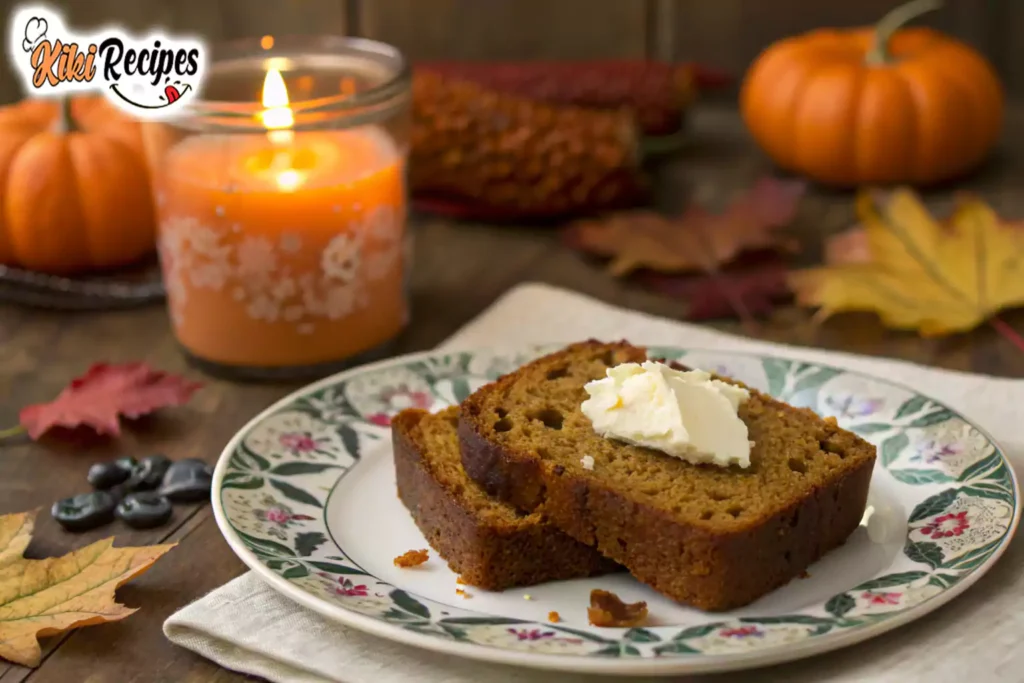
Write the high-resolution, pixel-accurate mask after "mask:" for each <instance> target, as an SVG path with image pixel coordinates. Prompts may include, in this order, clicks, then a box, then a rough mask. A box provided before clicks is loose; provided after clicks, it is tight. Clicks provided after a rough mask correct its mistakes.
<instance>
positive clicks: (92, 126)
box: [0, 98, 156, 274]
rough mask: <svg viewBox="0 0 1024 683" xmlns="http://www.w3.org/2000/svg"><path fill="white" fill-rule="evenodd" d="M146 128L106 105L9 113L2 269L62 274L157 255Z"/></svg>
mask: <svg viewBox="0 0 1024 683" xmlns="http://www.w3.org/2000/svg"><path fill="white" fill-rule="evenodd" d="M155 235H156V230H155V217H154V209H153V200H152V197H151V195H150V187H149V175H148V173H147V168H146V164H145V159H144V157H143V153H142V134H141V130H140V128H139V125H138V124H137V123H136V122H134V121H131V120H129V119H127V118H125V117H124V116H122V115H121V114H119V113H118V112H117V111H116V110H114V109H113V108H112V107H111V106H110V105H108V104H107V103H106V102H103V101H102V100H99V99H98V98H81V99H76V100H74V101H71V102H67V101H65V102H64V103H63V104H61V103H57V102H52V101H38V100H37V101H32V100H29V101H25V102H21V103H19V104H16V105H11V106H9V107H2V108H0V263H2V264H7V265H14V266H19V267H22V268H28V269H30V270H37V271H40V272H46V273H54V274H74V273H80V272H85V271H91V270H99V269H104V268H113V267H117V266H123V265H127V264H130V263H132V262H135V261H138V260H139V259H141V258H142V257H144V256H146V255H147V254H149V253H151V252H152V251H153V249H154V246H155V239H156V237H155Z"/></svg>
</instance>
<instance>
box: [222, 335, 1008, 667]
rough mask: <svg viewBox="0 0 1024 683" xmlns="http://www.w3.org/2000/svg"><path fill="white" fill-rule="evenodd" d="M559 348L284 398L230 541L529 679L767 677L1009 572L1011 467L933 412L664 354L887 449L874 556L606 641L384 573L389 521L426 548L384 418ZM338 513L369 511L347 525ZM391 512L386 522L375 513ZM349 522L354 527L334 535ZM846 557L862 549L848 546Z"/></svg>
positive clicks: (253, 425)
mask: <svg viewBox="0 0 1024 683" xmlns="http://www.w3.org/2000/svg"><path fill="white" fill-rule="evenodd" d="M549 350H550V347H548V348H537V349H533V350H531V351H528V352H524V353H518V354H500V353H495V352H448V353H438V352H434V353H424V354H417V355H411V356H404V357H400V358H395V359H391V360H388V361H384V362H381V363H376V364H373V365H367V366H364V367H360V368H356V369H354V370H350V371H347V372H343V373H341V374H338V375H335V376H333V377H330V378H328V379H325V380H323V381H321V382H318V383H316V384H313V385H311V386H309V387H307V388H305V389H302V390H300V391H298V392H296V393H294V394H292V395H291V396H289V397H287V398H285V399H283V400H282V401H279V402H278V403H277V404H275V405H273V406H271V407H270V408H269V409H267V410H266V411H264V412H263V413H261V414H260V415H259V416H257V417H256V418H255V419H254V420H252V421H251V422H250V423H249V424H248V425H246V426H245V427H244V428H243V429H242V430H241V431H240V432H239V433H238V434H237V435H236V436H235V437H234V438H233V439H232V440H231V442H230V443H229V444H228V446H227V447H226V448H225V450H224V452H223V454H222V455H221V458H220V461H219V462H218V464H217V468H216V472H215V475H214V490H213V501H214V511H215V513H216V517H217V522H218V524H219V526H220V528H221V531H222V532H223V534H224V537H225V538H226V539H227V541H228V543H229V544H230V545H231V547H232V549H233V550H234V551H235V552H236V553H237V554H238V556H239V557H240V558H241V559H242V561H244V562H245V563H246V564H247V565H249V567H251V568H252V569H253V570H254V571H256V572H257V574H259V575H260V576H261V577H262V578H263V579H265V580H266V581H267V582H268V583H269V584H270V585H271V586H272V587H273V588H274V589H275V590H277V591H279V592H281V593H282V594H284V595H285V596H287V597H289V598H291V599H293V600H295V601H296V602H298V603H300V604H302V605H304V606H306V607H308V608H311V609H313V610H316V611H317V612H319V613H321V614H323V615H325V616H327V617H329V618H331V619H334V620H337V621H339V622H342V623H344V624H347V625H349V626H351V627H354V628H357V629H360V630H363V631H366V632H369V633H372V634H375V635H378V636H382V637H385V638H389V639H391V640H395V641H399V642H402V643H406V644H409V645H414V646H418V647H422V648H426V649H430V650H435V651H440V652H446V653H450V654H454V655H459V656H464V657H469V658H473V659H480V660H486V661H492V662H501V663H506V664H515V665H520V666H529V667H536V668H546V669H558V670H566V671H578V672H593V673H609V674H631V675H654V674H678V673H697V672H705V671H723V670H730V669H740V668H747V667H752V666H761V665H766V664H771V663H777V662H781V661H785V660H791V659H797V658H800V657H805V656H808V655H811V654H815V653H819V652H824V651H827V650H832V649H835V648H839V647H843V646H845V645H849V644H852V643H855V642H858V641H861V640H864V639H866V638H869V637H872V636H876V635H878V634H881V633H884V632H886V631H888V630H890V629H893V628H895V627H897V626H900V625H901V624H905V623H907V622H909V621H912V620H914V619H917V618H919V617H921V616H923V615H925V614H927V613H928V612H930V611H932V610H933V609H935V608H936V607H938V606H939V605H941V604H943V603H945V602H948V601H949V600H951V599H952V598H954V597H955V596H957V595H958V594H960V593H961V592H963V591H964V590H966V589H967V588H968V587H969V586H970V585H971V584H973V583H974V582H975V581H976V580H978V579H979V578H980V577H981V576H982V574H984V573H985V571H987V570H988V569H989V567H991V566H992V564H993V563H994V562H995V561H996V560H997V559H998V558H999V556H1000V555H1001V554H1002V553H1003V551H1004V549H1005V548H1006V546H1007V544H1008V542H1009V540H1010V538H1011V537H1012V535H1013V532H1014V530H1015V529H1016V526H1017V521H1018V518H1019V514H1020V509H1019V493H1018V485H1017V480H1016V477H1015V475H1014V472H1013V470H1012V468H1011V467H1010V465H1009V463H1008V461H1007V459H1006V457H1005V456H1004V454H1003V452H1002V451H1001V450H1000V448H999V446H998V445H997V444H995V443H994V442H993V441H992V439H991V438H990V437H989V436H988V435H987V434H986V433H985V432H984V431H983V430H982V429H980V428H978V427H977V426H975V425H972V424H971V423H969V422H968V421H967V420H966V419H965V418H963V417H962V416H960V415H958V414H957V413H956V412H954V411H953V410H951V409H949V408H948V407H946V406H944V405H943V404H942V403H940V402H939V401H935V400H933V399H931V398H928V397H927V396H922V395H920V394H917V393H916V392H914V391H913V390H911V389H909V388H906V387H902V386H899V385H896V384H893V383H891V382H888V381H886V380H884V379H880V378H873V377H869V376H867V375H862V374H858V373H853V372H848V371H845V370H841V369H838V368H834V367H829V366H825V365H819V364H815V363H805V362H800V361H795V360H788V359H783V358H775V357H770V356H761V355H752V354H742V353H728V352H721V351H711V350H697V349H680V348H652V349H650V352H651V353H652V355H658V356H663V357H666V358H670V359H683V358H685V360H686V362H687V363H688V364H689V365H691V366H695V367H703V368H706V369H709V370H713V371H716V372H719V373H721V374H726V375H729V376H733V377H736V378H738V379H741V380H743V381H745V382H747V383H748V384H750V385H752V386H755V387H758V388H760V389H762V390H765V391H768V392H769V393H771V394H772V395H774V396H777V397H779V398H782V399H783V400H786V401H787V402H789V403H793V404H795V405H801V406H808V407H810V408H812V409H814V410H816V411H817V412H818V413H819V414H823V415H834V416H835V417H836V418H837V419H838V420H839V422H840V424H841V425H842V426H843V427H845V428H847V429H851V430H853V431H855V432H857V433H859V434H861V435H863V436H864V437H865V438H867V439H869V440H871V441H872V442H874V443H875V444H877V446H878V461H877V466H876V470H875V475H874V480H873V482H872V496H873V498H872V500H873V501H874V502H871V501H869V506H868V510H867V513H866V514H865V520H864V522H862V525H861V526H862V528H861V529H858V532H857V534H859V536H857V538H858V539H859V540H857V541H856V542H854V541H853V540H851V542H850V543H848V544H847V547H848V546H851V545H857V543H861V544H862V545H861V547H862V548H866V549H862V550H857V551H856V553H854V554H852V555H850V554H847V555H845V556H843V557H844V559H843V560H842V561H841V562H839V561H837V562H833V563H832V564H829V557H830V556H831V555H832V554H831V553H830V556H827V557H826V558H824V559H823V560H822V561H821V562H820V563H818V564H816V565H815V566H813V567H811V574H812V579H809V580H807V581H806V582H803V581H799V580H798V581H794V582H792V583H791V584H790V585H789V586H786V587H784V588H783V589H780V590H779V591H776V593H783V592H785V596H788V597H786V599H785V600H782V601H781V602H780V601H779V600H776V601H775V602H774V603H773V602H772V599H773V596H774V595H775V594H773V595H772V596H767V598H764V599H762V600H761V601H758V602H757V603H754V605H751V606H749V607H748V608H745V609H744V610H740V611H738V612H733V613H726V614H717V615H715V614H704V613H701V612H697V611H695V610H688V609H687V608H684V607H682V606H679V605H677V604H675V603H671V602H670V601H667V600H665V599H664V598H661V597H660V596H657V595H656V594H654V593H653V592H651V593H650V595H651V598H650V599H652V600H653V602H652V604H651V614H652V617H655V616H657V615H658V614H662V615H670V616H669V617H668V618H662V619H661V620H658V619H655V620H654V623H653V624H652V625H649V626H648V627H646V628H633V629H599V628H594V627H591V626H589V625H588V624H587V623H586V619H585V616H582V617H581V618H577V619H573V618H569V619H566V620H565V621H564V622H560V623H554V624H552V623H548V622H546V621H544V617H543V616H542V615H544V614H546V611H539V610H542V609H546V608H545V607H544V606H543V605H537V606H536V607H535V608H534V611H533V612H529V613H524V609H525V608H524V602H523V599H522V598H523V597H524V596H523V591H506V592H505V593H500V594H494V593H491V594H480V593H477V595H478V596H479V597H480V599H478V600H476V601H475V602H473V601H468V600H464V599H460V598H459V597H457V596H456V594H455V590H454V588H455V587H456V586H455V577H454V575H453V574H451V572H450V571H449V570H448V569H447V568H446V567H444V566H443V563H440V562H437V561H436V560H432V563H433V565H434V566H433V568H432V570H431V571H432V572H433V574H432V576H434V577H435V579H436V577H439V576H440V577H442V579H443V581H445V582H449V583H445V585H446V586H448V585H449V584H450V588H449V589H448V590H446V591H442V592H441V593H440V597H439V593H438V591H436V590H435V591H433V592H430V591H427V590H423V585H422V584H421V583H418V582H419V581H420V579H417V578H414V577H415V576H417V574H418V573H419V570H393V568H392V567H391V564H392V563H391V558H392V557H394V555H393V554H390V553H392V552H393V551H394V548H389V549H387V551H386V552H388V553H389V554H388V557H386V558H385V557H372V555H373V554H375V553H376V554H377V555H380V554H383V553H384V552H385V551H384V550H380V551H375V550H374V549H376V548H378V547H381V544H382V543H384V545H386V543H385V542H384V541H382V539H386V538H387V537H388V534H389V533H391V532H389V527H387V524H386V523H385V522H384V521H380V523H379V524H378V523H377V522H378V521H379V520H378V518H379V517H381V516H384V517H387V516H390V517H393V518H397V519H398V521H399V522H400V523H401V524H405V525H406V526H407V527H408V528H409V529H412V532H411V533H413V534H416V535H417V537H416V539H415V541H413V540H409V539H406V541H407V544H406V545H405V546H404V547H405V548H406V549H408V548H409V547H426V544H425V541H423V540H422V536H418V532H417V531H415V527H414V526H411V524H412V523H411V521H408V513H407V512H405V510H404V509H403V508H401V504H400V503H399V501H398V500H397V498H396V496H395V493H394V489H393V481H394V480H393V472H392V471H391V470H392V468H391V464H390V439H389V436H390V435H389V430H388V424H389V419H390V416H391V415H393V414H394V413H395V412H397V411H398V410H400V409H402V408H404V407H407V406H418V407H423V408H429V409H437V408H440V407H442V406H445V405H450V404H453V403H456V402H458V401H460V400H461V399H463V398H464V397H465V396H466V395H468V394H469V392H471V391H473V390H474V389H475V388H476V387H478V386H480V385H482V384H484V383H486V382H487V381H489V380H492V379H494V378H495V377H497V376H499V375H500V374H502V373H505V372H508V371H510V370H512V369H514V368H515V367H517V366H518V365H520V364H521V363H523V362H525V361H526V360H529V359H530V358H532V357H535V356H537V355H539V354H540V353H544V352H547V351H549ZM373 472H377V473H378V475H379V476H378V475H373V474H372V473H373ZM381 473H389V474H387V476H386V475H385V474H381ZM388 476H390V477H391V478H390V479H388V478H387V477H388ZM385 489H388V490H385ZM338 491H343V492H344V493H343V494H342V495H335V494H336V493H337V492H338ZM876 493H877V494H878V495H875V494H876ZM360 496H362V497H360ZM359 501H362V502H359ZM340 504H344V505H349V506H352V505H355V506H356V507H355V508H353V509H350V510H349V513H348V514H347V517H348V519H344V517H346V515H345V514H343V513H341V512H339V510H340V509H341V508H339V505H340ZM379 506H388V507H386V508H381V510H384V512H381V511H380V510H377V509H376V508H378V507H379ZM399 511H400V512H399ZM353 513H355V514H353ZM374 515H377V517H374ZM339 517H341V518H340V519H339ZM352 517H357V518H359V519H356V520H353V519H352ZM339 525H340V526H342V527H346V528H347V531H345V532H344V533H340V535H339V533H335V532H336V531H337V527H338V526H339ZM394 528H397V527H394ZM886 535H888V538H889V541H888V545H887V546H886V545H884V537H885V536H886ZM876 536H879V537H880V539H881V540H879V539H876V538H875V537H876ZM868 537H870V538H871V540H867V539H868ZM410 538H411V537H410ZM852 538H853V537H851V539H852ZM413 542H416V545H408V543H413ZM872 543H883V545H872ZM356 546H360V547H356ZM882 547H885V548H888V550H886V553H887V554H885V555H884V557H882V559H881V560H879V557H881V556H880V555H879V554H878V552H875V551H877V550H878V549H879V548H882ZM368 548H369V549H370V551H368V550H367V549H368ZM842 552H847V553H853V552H854V551H853V550H849V549H848V548H847V549H840V550H838V551H835V553H842ZM350 553H351V554H350ZM872 553H874V554H872ZM869 557H872V558H874V559H873V560H871V561H868V559H865V558H869ZM871 562H874V564H872V563H871ZM865 563H867V564H865ZM428 564H430V563H428ZM861 565H863V566H861ZM425 566H426V565H425ZM850 566H860V569H859V570H858V571H860V572H861V574H859V575H856V574H854V575H851V574H848V573H845V574H844V572H847V570H848V568H849V567H850ZM403 571H404V572H405V573H403ZM816 572H820V575H819V576H814V575H815V573H816ZM428 575H429V574H420V576H428ZM822 575H824V576H822ZM609 580H611V581H619V582H620V583H619V584H615V585H616V586H620V585H622V586H625V587H626V592H627V593H628V592H629V591H630V590H634V591H641V590H649V589H647V588H646V587H644V586H641V585H640V584H638V583H637V582H635V581H634V580H632V579H631V578H630V577H628V575H619V576H616V577H604V578H603V579H601V578H599V579H589V580H588V579H580V580H578V582H584V583H586V582H587V581H589V582H592V583H591V584H586V585H584V586H583V587H582V588H579V587H578V586H577V587H576V588H573V587H572V585H570V584H574V583H576V582H567V584H566V585H561V584H559V585H558V587H557V588H556V589H554V591H550V590H548V587H545V586H538V587H536V591H535V592H536V593H537V594H538V595H539V594H542V593H543V592H544V591H545V590H548V593H547V595H549V596H553V599H557V598H558V596H560V595H561V596H564V595H566V594H568V593H571V592H572V590H576V593H575V594H574V595H577V596H578V597H579V599H580V601H585V597H583V596H585V595H586V593H587V592H589V586H590V585H595V586H596V585H602V584H601V583H593V582H600V581H605V582H607V581H609ZM829 581H831V582H832V583H831V584H830V583H829ZM837 581H838V582H839V583H836V582H837ZM812 585H813V586H816V588H814V589H812V588H811V586H812ZM584 589H585V590H584ZM616 590H618V589H617V588H616ZM581 591H582V592H581ZM424 593H430V595H431V597H427V596H426V595H424ZM448 595H450V596H451V597H450V598H447V597H444V596H448ZM808 595H810V596H809V597H808ZM624 597H628V596H626V595H624ZM794 598H795V599H794ZM574 600H575V598H574ZM573 604H575V602H574V603H573ZM580 607H585V605H581V606H580ZM474 608H475V609H474ZM566 609H567V610H572V609H574V608H573V607H566ZM659 610H660V612H659ZM580 612H581V613H582V614H585V612H583V610H582V609H581V610H580ZM563 614H565V612H563ZM663 624H671V625H663Z"/></svg>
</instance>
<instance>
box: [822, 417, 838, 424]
mask: <svg viewBox="0 0 1024 683" xmlns="http://www.w3.org/2000/svg"><path fill="white" fill-rule="evenodd" d="M825 424H830V425H833V426H835V425H838V424H839V420H837V419H836V416H835V415H829V416H828V417H826V418H825Z"/></svg>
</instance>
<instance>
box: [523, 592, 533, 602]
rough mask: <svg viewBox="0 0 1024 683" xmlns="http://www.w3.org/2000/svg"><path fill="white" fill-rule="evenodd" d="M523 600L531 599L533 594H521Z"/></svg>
mask: <svg viewBox="0 0 1024 683" xmlns="http://www.w3.org/2000/svg"><path fill="white" fill-rule="evenodd" d="M523 600H533V596H532V595H530V594H529V593H527V594H526V595H524V596H523Z"/></svg>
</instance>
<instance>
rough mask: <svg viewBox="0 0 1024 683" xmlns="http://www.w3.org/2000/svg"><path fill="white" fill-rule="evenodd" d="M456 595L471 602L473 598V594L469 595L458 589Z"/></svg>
mask: <svg viewBox="0 0 1024 683" xmlns="http://www.w3.org/2000/svg"><path fill="white" fill-rule="evenodd" d="M455 594H456V595H460V596H462V597H463V598H464V599H466V600H469V599H470V598H471V597H473V596H472V594H470V593H467V592H466V591H464V590H462V589H461V588H456V589H455Z"/></svg>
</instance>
